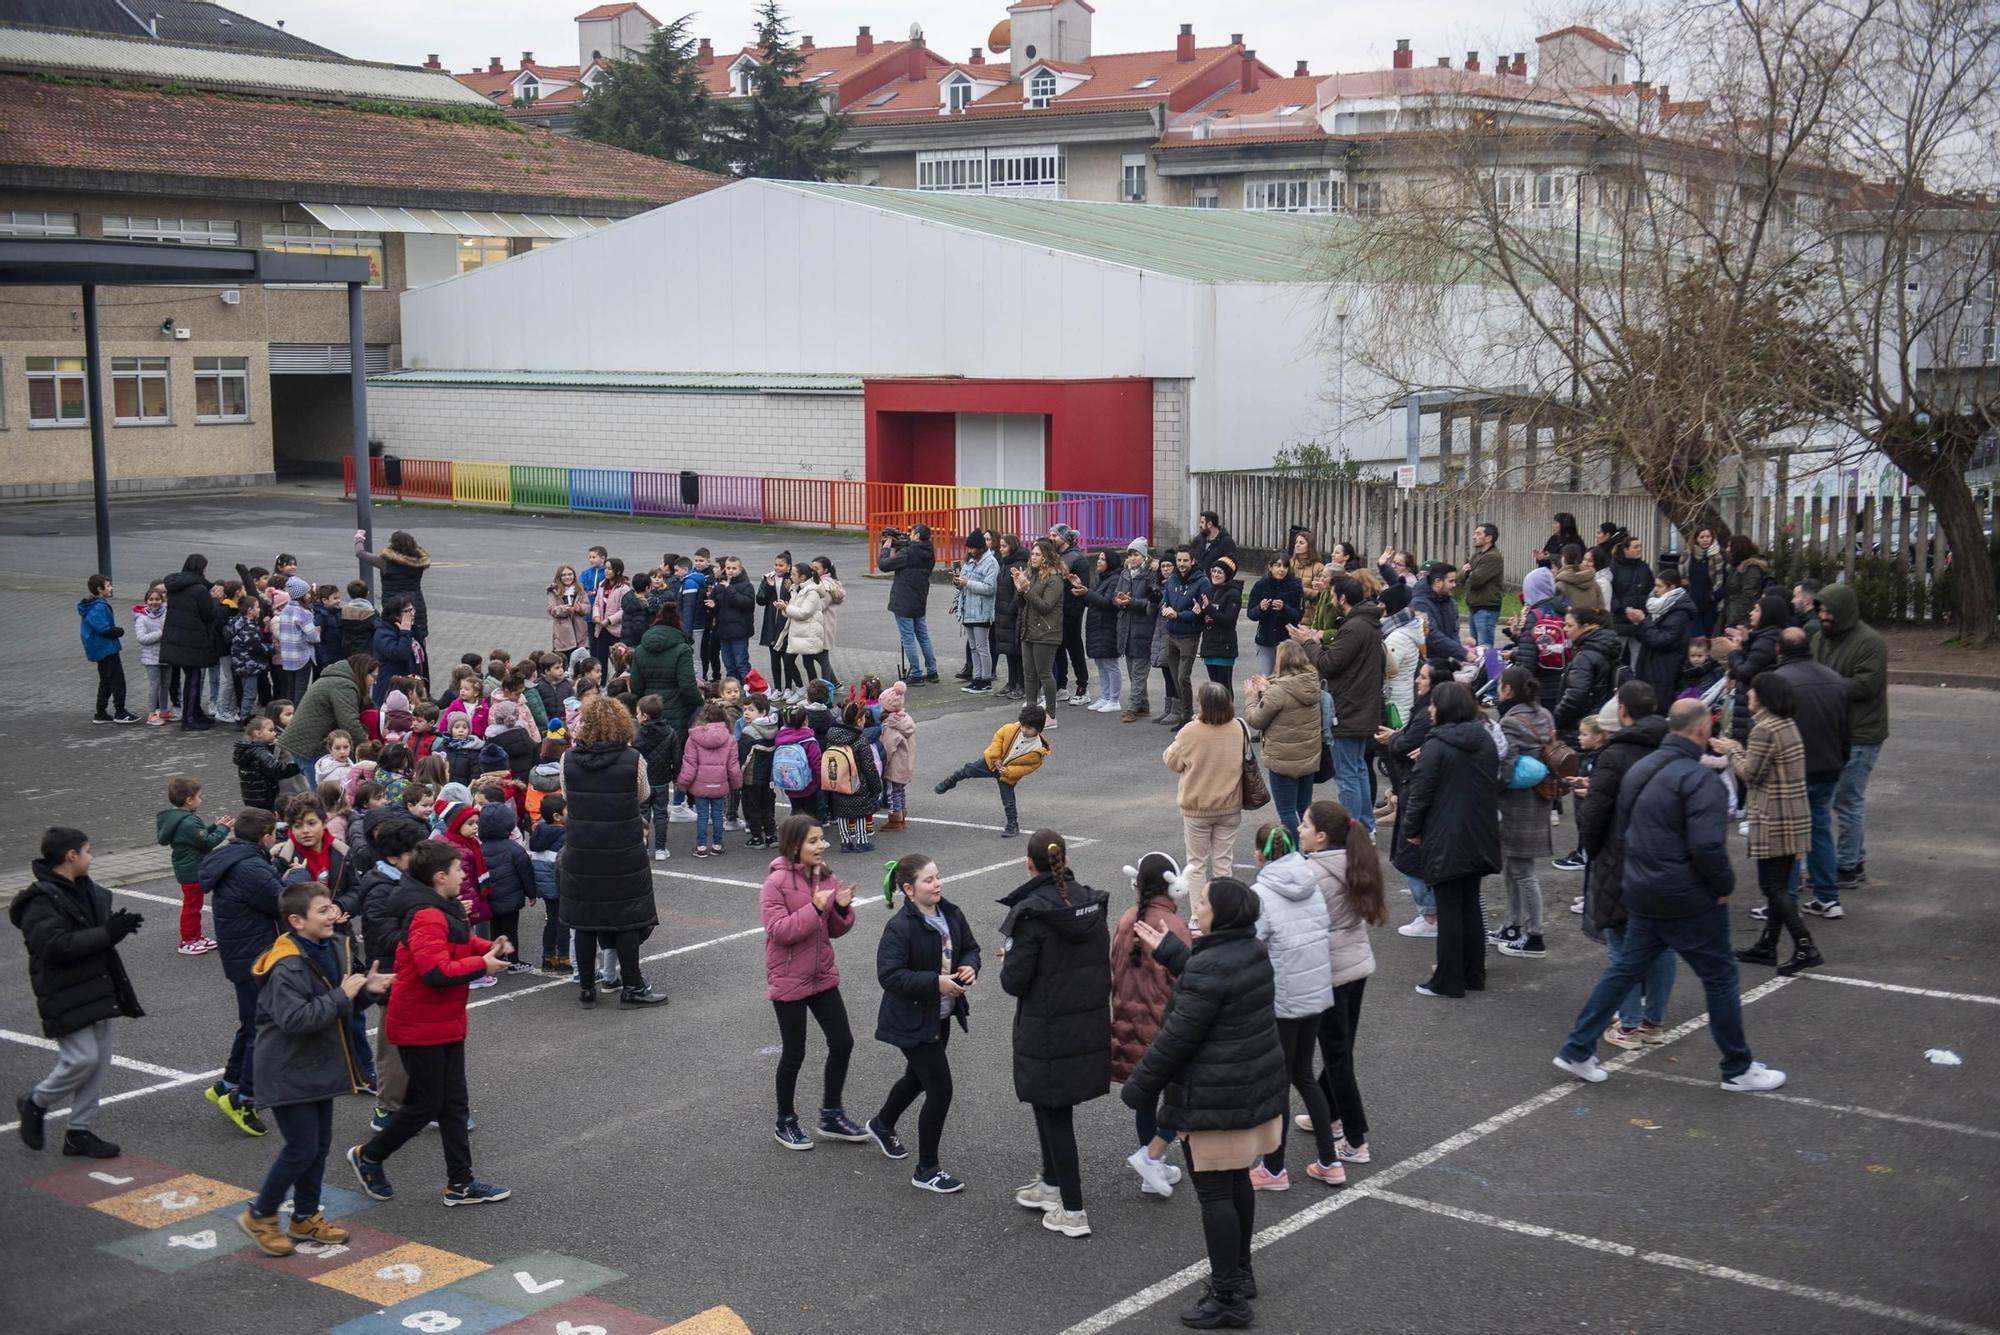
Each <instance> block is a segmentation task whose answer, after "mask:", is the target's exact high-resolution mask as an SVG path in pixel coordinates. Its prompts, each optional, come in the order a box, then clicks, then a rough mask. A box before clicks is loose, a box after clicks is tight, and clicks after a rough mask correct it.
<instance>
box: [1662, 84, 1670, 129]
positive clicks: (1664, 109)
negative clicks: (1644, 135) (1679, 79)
mask: <svg viewBox="0 0 2000 1335" xmlns="http://www.w3.org/2000/svg"><path fill="white" fill-rule="evenodd" d="M1667 91H1668V90H1667V85H1665V84H1661V85H1660V119H1661V120H1665V119H1666V117H1667V108H1668V106H1669V105H1670V104H1669V103H1668V101H1667Z"/></svg>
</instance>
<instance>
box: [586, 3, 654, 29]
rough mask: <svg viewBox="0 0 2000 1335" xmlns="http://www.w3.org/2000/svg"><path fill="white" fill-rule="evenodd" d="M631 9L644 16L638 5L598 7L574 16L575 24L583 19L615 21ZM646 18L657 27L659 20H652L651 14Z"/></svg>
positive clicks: (644, 12)
mask: <svg viewBox="0 0 2000 1335" xmlns="http://www.w3.org/2000/svg"><path fill="white" fill-rule="evenodd" d="M633 9H637V10H639V12H640V13H641V14H646V11H645V10H644V9H640V7H639V6H638V5H634V4H623V5H599V6H598V7H597V8H595V9H586V10H584V11H583V13H581V14H578V15H577V16H576V19H575V22H578V23H582V22H583V21H584V20H585V19H615V18H617V17H618V16H619V15H620V14H623V13H625V12H626V11H628V10H633ZM646 17H647V18H649V19H653V23H654V24H655V25H656V26H657V25H658V23H659V20H658V19H654V18H653V16H652V15H651V14H646Z"/></svg>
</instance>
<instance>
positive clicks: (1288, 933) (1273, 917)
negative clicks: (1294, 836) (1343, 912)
mask: <svg viewBox="0 0 2000 1335" xmlns="http://www.w3.org/2000/svg"><path fill="white" fill-rule="evenodd" d="M1251 889H1253V890H1255V891H1256V892H1257V899H1258V901H1259V909H1258V913H1257V939H1258V940H1259V941H1262V942H1263V943H1264V949H1265V950H1266V951H1268V952H1269V954H1270V956H1271V972H1272V973H1273V974H1274V975H1276V983H1277V1000H1276V1010H1277V1014H1278V1018H1279V1019H1280V1020H1299V1019H1303V1018H1305V1017H1306V1016H1308V1015H1318V1014H1319V1013H1320V1012H1321V1011H1324V1010H1328V1009H1330V1008H1331V1007H1332V1006H1333V962H1332V957H1331V956H1330V955H1329V953H1328V951H1327V921H1328V920H1327V912H1326V899H1325V897H1324V896H1322V895H1321V894H1320V889H1319V877H1318V876H1317V875H1316V874H1314V871H1313V867H1312V864H1311V863H1309V862H1307V861H1306V860H1305V858H1304V857H1302V856H1301V855H1299V854H1297V853H1287V854H1286V855H1285V856H1284V857H1281V858H1279V859H1278V860H1277V861H1275V862H1268V863H1266V864H1264V869H1263V870H1262V871H1260V872H1258V873H1257V883H1256V884H1255V885H1253V886H1252V887H1251Z"/></svg>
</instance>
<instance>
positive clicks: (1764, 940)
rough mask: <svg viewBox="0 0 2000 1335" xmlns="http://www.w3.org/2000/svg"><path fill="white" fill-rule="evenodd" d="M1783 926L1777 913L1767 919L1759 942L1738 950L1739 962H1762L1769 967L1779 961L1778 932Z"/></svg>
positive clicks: (1808, 942)
mask: <svg viewBox="0 0 2000 1335" xmlns="http://www.w3.org/2000/svg"><path fill="white" fill-rule="evenodd" d="M1783 927H1784V924H1783V923H1781V922H1779V921H1777V919H1776V915H1773V916H1772V917H1770V918H1767V919H1765V920H1764V931H1763V934H1762V935H1760V936H1759V937H1758V938H1757V944H1756V945H1754V946H1745V947H1744V948H1743V949H1742V950H1739V951H1737V952H1736V960H1737V962H1738V963H1739V964H1762V965H1765V966H1767V967H1768V966H1770V965H1774V964H1776V963H1777V962H1778V933H1779V931H1781V930H1782V929H1783ZM1807 947H1808V948H1810V947H1811V940H1810V938H1808V940H1807Z"/></svg>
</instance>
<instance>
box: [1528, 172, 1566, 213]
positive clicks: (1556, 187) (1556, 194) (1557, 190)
mask: <svg viewBox="0 0 2000 1335" xmlns="http://www.w3.org/2000/svg"><path fill="white" fill-rule="evenodd" d="M1568 183H1569V178H1568V177H1566V176H1563V175H1561V174H1560V173H1557V172H1537V173H1535V180H1534V205H1535V207H1536V208H1537V209H1543V210H1547V209H1559V208H1562V207H1564V204H1565V201H1567V200H1568V198H1569V192H1568V188H1567V187H1568Z"/></svg>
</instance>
